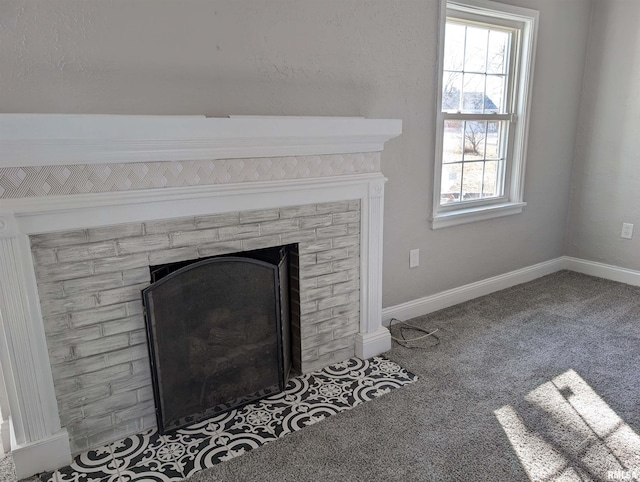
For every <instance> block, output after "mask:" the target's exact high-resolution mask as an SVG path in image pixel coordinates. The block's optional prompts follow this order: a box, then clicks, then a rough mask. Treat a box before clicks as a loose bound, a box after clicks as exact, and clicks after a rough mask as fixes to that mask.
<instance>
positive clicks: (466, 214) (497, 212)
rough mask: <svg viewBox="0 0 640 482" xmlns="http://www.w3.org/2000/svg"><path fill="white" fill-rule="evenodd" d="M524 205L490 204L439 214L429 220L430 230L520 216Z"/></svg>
mask: <svg viewBox="0 0 640 482" xmlns="http://www.w3.org/2000/svg"><path fill="white" fill-rule="evenodd" d="M526 205H527V203H525V202H516V203H503V204H492V205H490V206H480V207H473V208H465V209H459V210H457V211H448V212H445V213H440V214H437V215H434V216H433V217H432V218H431V229H441V228H448V227H450V226H457V225H459V224H467V223H475V222H476V221H484V220H486V219H493V218H500V217H502V216H510V215H512V214H520V213H521V212H522V209H523V208H524V207H525V206H526Z"/></svg>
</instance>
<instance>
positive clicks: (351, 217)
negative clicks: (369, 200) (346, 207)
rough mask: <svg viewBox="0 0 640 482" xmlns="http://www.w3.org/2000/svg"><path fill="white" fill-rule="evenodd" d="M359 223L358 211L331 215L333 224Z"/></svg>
mask: <svg viewBox="0 0 640 482" xmlns="http://www.w3.org/2000/svg"><path fill="white" fill-rule="evenodd" d="M359 221H360V212H359V211H349V212H346V213H333V224H349V223H357V222H359Z"/></svg>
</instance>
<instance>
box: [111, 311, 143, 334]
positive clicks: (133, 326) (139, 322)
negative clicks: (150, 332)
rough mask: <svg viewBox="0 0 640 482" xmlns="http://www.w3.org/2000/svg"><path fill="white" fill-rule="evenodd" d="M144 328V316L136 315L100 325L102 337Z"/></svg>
mask: <svg viewBox="0 0 640 482" xmlns="http://www.w3.org/2000/svg"><path fill="white" fill-rule="evenodd" d="M144 327H145V325H144V315H142V314H138V315H133V316H127V317H126V318H120V319H118V320H111V321H108V322H107V323H104V324H103V325H102V332H103V334H104V336H111V335H117V334H119V333H128V332H130V331H136V330H141V329H144Z"/></svg>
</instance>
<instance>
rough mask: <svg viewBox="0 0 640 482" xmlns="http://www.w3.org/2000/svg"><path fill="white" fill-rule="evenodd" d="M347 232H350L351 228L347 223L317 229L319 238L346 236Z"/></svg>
mask: <svg viewBox="0 0 640 482" xmlns="http://www.w3.org/2000/svg"><path fill="white" fill-rule="evenodd" d="M347 234H349V228H348V226H347V225H346V224H339V225H338V226H328V227H325V228H318V229H316V235H317V236H318V239H326V238H335V237H338V236H346V235H347Z"/></svg>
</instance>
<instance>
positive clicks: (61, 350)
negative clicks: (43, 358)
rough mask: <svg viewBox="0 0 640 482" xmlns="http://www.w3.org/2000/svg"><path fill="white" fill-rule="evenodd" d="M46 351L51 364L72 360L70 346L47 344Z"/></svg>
mask: <svg viewBox="0 0 640 482" xmlns="http://www.w3.org/2000/svg"><path fill="white" fill-rule="evenodd" d="M47 351H48V352H49V361H50V362H51V364H52V365H55V364H58V363H64V362H68V361H71V360H73V349H72V348H71V347H70V346H49V347H48V350H47ZM57 388H58V387H56V389H57Z"/></svg>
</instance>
